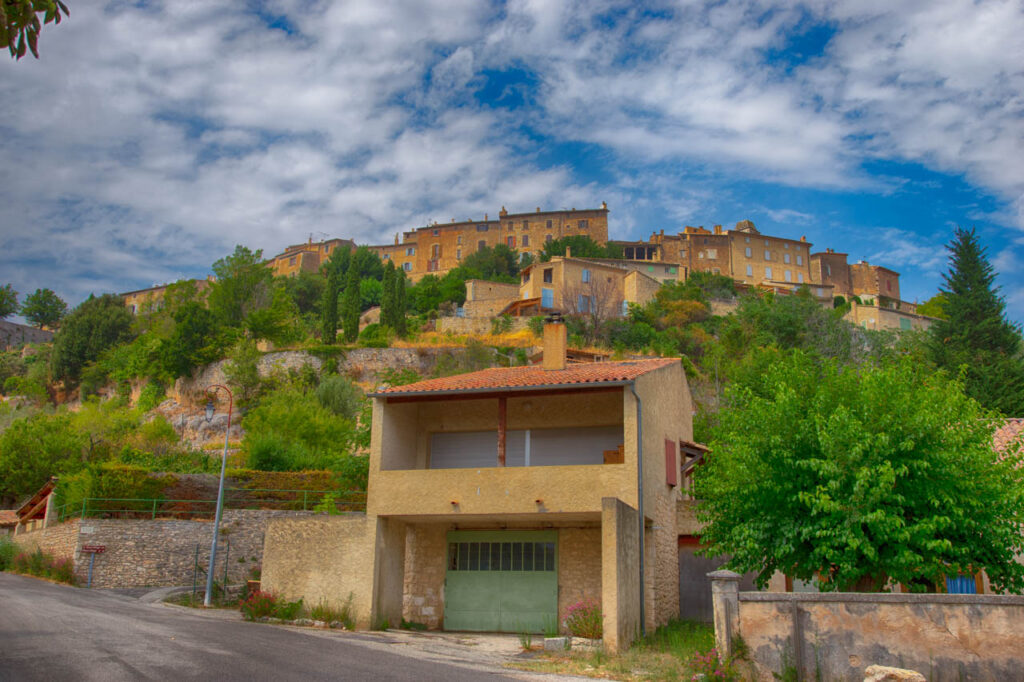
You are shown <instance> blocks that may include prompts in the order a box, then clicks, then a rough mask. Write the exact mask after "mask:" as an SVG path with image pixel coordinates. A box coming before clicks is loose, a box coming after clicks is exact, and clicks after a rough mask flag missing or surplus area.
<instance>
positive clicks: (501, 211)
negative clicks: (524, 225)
mask: <svg viewBox="0 0 1024 682" xmlns="http://www.w3.org/2000/svg"><path fill="white" fill-rule="evenodd" d="M507 215H508V211H506V210H505V207H504V206H502V207H501V210H500V211H498V217H499V218H504V217H505V216H507Z"/></svg>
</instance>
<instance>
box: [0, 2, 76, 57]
mask: <svg viewBox="0 0 1024 682" xmlns="http://www.w3.org/2000/svg"><path fill="white" fill-rule="evenodd" d="M40 14H42V15H43V20H42V21H40V20H39V15H40ZM69 14H70V12H68V8H67V5H65V4H64V3H63V2H61V1H60V0H0V45H2V46H4V47H6V48H7V49H8V50H10V52H11V56H12V57H14V58H15V59H21V58H22V57H24V56H25V52H26V51H29V52H31V53H32V56H33V57H35V58H36V59H39V32H40V31H42V30H43V24H49V23H50V22H53V23H55V24H59V23H60V22H61V19H62V18H63V17H66V16H68V15H69Z"/></svg>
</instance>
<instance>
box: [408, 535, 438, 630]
mask: <svg viewBox="0 0 1024 682" xmlns="http://www.w3.org/2000/svg"><path fill="white" fill-rule="evenodd" d="M447 530H448V526H447V525H445V524H416V525H411V526H409V530H408V532H407V535H406V540H405V566H406V571H405V589H404V595H403V599H404V603H403V614H402V616H403V617H404V618H405V619H406V620H408V621H410V622H413V623H423V624H424V625H426V626H427V627H428V628H430V629H431V630H438V629H440V628H441V627H443V625H444V579H445V573H446V571H447V568H448V567H447V564H446V559H447V556H448V541H447V539H446V533H447Z"/></svg>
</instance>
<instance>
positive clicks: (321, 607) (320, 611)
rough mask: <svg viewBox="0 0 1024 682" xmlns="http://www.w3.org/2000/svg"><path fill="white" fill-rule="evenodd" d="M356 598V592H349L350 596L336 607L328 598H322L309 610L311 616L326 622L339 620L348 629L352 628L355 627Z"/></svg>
mask: <svg viewBox="0 0 1024 682" xmlns="http://www.w3.org/2000/svg"><path fill="white" fill-rule="evenodd" d="M354 600H355V593H353V592H349V594H348V598H347V599H346V600H345V601H344V603H342V605H341V607H340V608H335V607H334V606H332V605H331V604H330V603H329V602H328V601H327V600H325V599H321V600H320V602H319V603H318V604H317V605H316V606H314V607H312V608H311V609H310V610H309V617H310V618H312V619H313V620H320V621H323V622H325V623H335V622H338V623H341V624H342V625H344V626H345V629H346V630H352V629H354V628H355V617H354V616H353V611H354V608H353V606H352V602H353V601H354Z"/></svg>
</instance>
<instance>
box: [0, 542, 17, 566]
mask: <svg viewBox="0 0 1024 682" xmlns="http://www.w3.org/2000/svg"><path fill="white" fill-rule="evenodd" d="M17 553H18V546H17V545H16V544H14V541H13V540H11V539H10V538H8V537H0V571H6V570H7V569H9V568H10V567H11V564H13V563H14V557H15V555H16V554H17Z"/></svg>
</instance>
